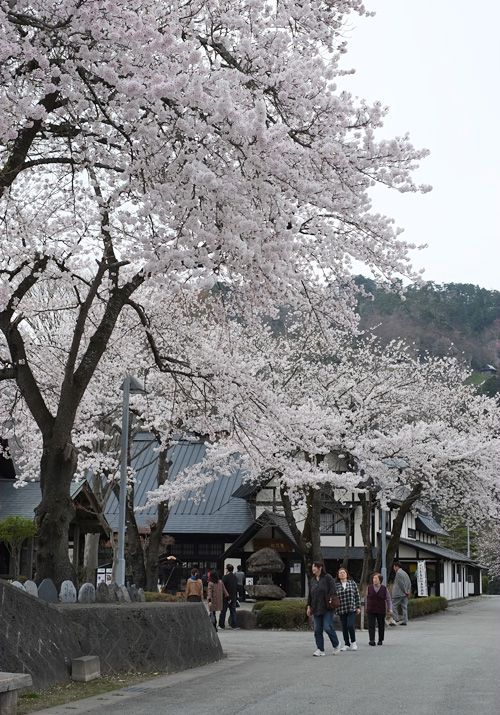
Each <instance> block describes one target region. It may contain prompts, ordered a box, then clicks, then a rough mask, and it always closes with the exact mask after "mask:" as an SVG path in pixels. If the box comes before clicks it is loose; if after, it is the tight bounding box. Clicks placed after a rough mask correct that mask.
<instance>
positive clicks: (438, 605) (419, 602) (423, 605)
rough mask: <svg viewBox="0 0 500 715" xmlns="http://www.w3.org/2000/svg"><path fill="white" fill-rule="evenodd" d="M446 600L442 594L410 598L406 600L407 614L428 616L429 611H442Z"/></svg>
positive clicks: (445, 606)
mask: <svg viewBox="0 0 500 715" xmlns="http://www.w3.org/2000/svg"><path fill="white" fill-rule="evenodd" d="M447 607H448V601H447V599H446V598H444V596H428V597H423V598H410V600H409V601H408V615H409V617H410V618H418V616H428V615H429V613H437V612H438V611H444V610H445V608H447Z"/></svg>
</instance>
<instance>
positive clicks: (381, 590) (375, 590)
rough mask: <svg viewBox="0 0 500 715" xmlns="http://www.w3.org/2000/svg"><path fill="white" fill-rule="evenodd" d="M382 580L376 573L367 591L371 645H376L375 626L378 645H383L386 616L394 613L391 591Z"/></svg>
mask: <svg viewBox="0 0 500 715" xmlns="http://www.w3.org/2000/svg"><path fill="white" fill-rule="evenodd" d="M382 580H383V577H382V574H380V573H374V574H373V576H372V578H371V583H370V585H369V586H368V589H367V591H366V613H367V615H368V637H369V639H370V640H369V645H375V626H378V641H377V645H383V643H384V635H385V615H386V613H388V614H390V613H392V603H391V595H390V593H389V590H388V589H387V588H386V587H385V586H384V585H383V584H382Z"/></svg>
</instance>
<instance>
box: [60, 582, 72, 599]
mask: <svg viewBox="0 0 500 715" xmlns="http://www.w3.org/2000/svg"><path fill="white" fill-rule="evenodd" d="M59 600H60V601H61V603H76V588H75V584H74V583H73V581H63V582H62V584H61V590H60V591H59Z"/></svg>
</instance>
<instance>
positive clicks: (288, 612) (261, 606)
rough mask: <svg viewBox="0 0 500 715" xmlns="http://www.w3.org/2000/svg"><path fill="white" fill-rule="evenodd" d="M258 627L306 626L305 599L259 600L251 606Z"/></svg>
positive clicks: (288, 627) (284, 627)
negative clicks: (255, 615)
mask: <svg viewBox="0 0 500 715" xmlns="http://www.w3.org/2000/svg"><path fill="white" fill-rule="evenodd" d="M253 610H254V612H255V613H256V614H257V626H258V627H259V628H282V629H285V630H287V629H293V628H303V627H304V626H307V623H308V621H307V616H306V602H305V600H302V599H300V600H295V599H294V600H288V599H285V600H283V601H260V602H258V603H256V604H255V606H254V608H253Z"/></svg>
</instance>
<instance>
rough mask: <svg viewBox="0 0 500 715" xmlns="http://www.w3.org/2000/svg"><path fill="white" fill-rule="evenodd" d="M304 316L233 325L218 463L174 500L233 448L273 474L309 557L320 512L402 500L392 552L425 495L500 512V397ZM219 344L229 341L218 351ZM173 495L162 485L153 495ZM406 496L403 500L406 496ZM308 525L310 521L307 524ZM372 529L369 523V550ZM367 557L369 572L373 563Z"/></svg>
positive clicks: (221, 377) (454, 372) (408, 354)
mask: <svg viewBox="0 0 500 715" xmlns="http://www.w3.org/2000/svg"><path fill="white" fill-rule="evenodd" d="M309 318H312V319H309V320H307V319H305V318H304V316H300V315H299V314H296V315H295V316H294V315H292V316H290V320H289V325H288V326H287V327H286V328H285V329H282V331H281V333H279V334H278V335H277V334H276V331H273V326H272V325H268V326H267V327H263V326H262V324H259V323H258V322H256V323H255V324H253V325H251V324H250V323H246V324H244V325H243V324H240V323H236V322H235V323H234V324H233V325H231V326H230V327H226V330H227V331H228V333H227V335H226V336H225V337H224V338H221V339H222V340H223V342H222V349H221V350H219V352H218V354H215V353H214V354H213V357H212V359H210V363H211V365H212V369H213V380H212V383H211V384H212V387H213V389H214V391H217V390H218V391H219V397H218V398H217V396H214V398H213V399H214V401H216V400H217V399H218V408H217V413H216V415H215V416H214V414H213V412H212V414H211V415H210V421H211V424H212V430H213V429H216V427H215V425H216V424H217V423H218V430H219V432H220V433H221V434H223V433H225V435H226V436H225V437H223V438H222V439H219V440H218V441H217V442H216V443H214V445H213V447H212V449H211V450H210V452H209V457H208V463H206V464H204V465H200V467H199V468H195V469H194V470H190V471H189V472H188V473H186V475H185V476H184V478H180V479H178V480H176V483H175V484H169V485H166V487H165V488H166V490H167V492H168V494H169V497H170V498H178V497H179V496H181V495H182V493H183V490H186V489H189V490H192V489H193V487H194V485H195V484H198V486H199V488H201V487H202V486H203V485H204V484H205V483H206V481H207V480H210V479H212V478H213V474H212V475H210V471H209V470H208V469H207V466H208V465H210V464H211V465H212V466H213V471H214V472H215V471H218V472H220V471H221V465H223V464H224V462H225V461H227V460H228V459H229V458H230V457H231V455H233V454H234V453H235V452H240V453H241V454H243V455H244V459H245V460H246V461H245V465H246V468H247V470H248V478H249V479H252V478H254V479H262V478H264V479H266V480H268V479H274V480H276V481H277V482H278V484H279V485H280V488H281V497H282V504H283V508H284V511H285V514H286V516H287V519H288V521H289V525H290V528H291V530H292V533H293V534H294V537H295V540H296V542H297V544H298V546H299V549H300V550H301V551H302V553H303V554H304V557H305V560H306V562H309V561H311V560H314V559H317V558H320V556H321V551H320V529H319V521H320V517H319V515H320V510H321V508H322V506H325V505H326V504H327V502H328V503H331V502H332V500H333V501H338V502H340V504H341V503H342V501H343V500H344V501H349V499H350V495H351V493H352V491H353V490H356V492H357V493H358V494H359V498H360V499H361V501H362V505H363V518H364V521H365V522H366V524H365V525H369V524H370V523H371V514H372V510H373V508H374V506H375V505H376V504H379V505H381V506H385V505H387V503H388V502H390V501H393V500H394V499H395V498H398V500H399V501H400V502H401V505H400V507H399V510H398V514H397V515H396V518H395V519H394V521H393V534H392V538H391V540H390V542H389V545H388V558H389V559H390V560H391V561H392V557H393V555H394V553H395V551H396V549H397V546H398V543H399V536H400V531H401V525H402V523H403V520H404V517H405V516H406V514H407V513H408V511H409V510H410V509H411V508H412V506H414V504H415V502H416V501H417V500H420V501H423V502H424V503H425V504H427V505H433V504H439V507H440V509H442V510H443V509H444V510H454V511H455V512H456V513H458V514H462V515H465V514H467V516H468V519H469V521H470V520H471V519H472V520H474V521H475V522H476V523H480V522H481V521H482V520H484V519H486V518H493V517H494V516H495V515H496V514H497V513H498V508H497V504H498V501H497V500H495V498H494V497H495V493H496V490H497V489H498V480H497V477H496V472H495V465H496V463H497V462H498V456H499V448H500V442H499V434H500V433H499V427H500V422H499V413H498V407H497V403H496V401H495V400H492V399H490V398H485V397H481V396H478V395H477V394H476V393H475V391H474V389H473V388H472V387H470V386H468V385H466V384H465V378H466V376H467V372H466V370H465V369H464V368H463V367H462V366H461V365H460V363H459V362H458V361H457V360H455V359H451V358H433V357H428V358H427V359H423V360H421V359H419V358H418V357H417V356H416V355H415V354H414V352H413V351H412V350H411V349H410V348H409V347H408V346H405V345H404V344H403V343H402V342H396V343H392V344H390V345H388V346H386V347H382V346H380V345H379V344H378V343H377V342H376V340H375V339H373V338H369V337H367V336H359V337H358V338H353V336H352V334H351V333H346V332H339V331H335V330H331V329H328V327H327V328H325V327H324V326H322V325H320V324H319V323H318V322H317V321H315V319H314V318H315V316H314V315H312V316H309ZM220 347H221V344H219V348H220ZM162 494H163V495H165V490H164V489H161V490H159V491H158V492H155V493H154V494H152V495H151V496H152V498H153V499H155V498H159V497H160V496H161V495H162ZM401 495H403V497H401ZM299 522H300V525H301V526H300V528H299ZM369 534H370V529H368V528H366V529H364V530H363V535H364V538H365V541H366V543H365V547H366V549H365V551H366V553H367V554H370V558H371V550H372V546H373V545H372V544H371V541H370V540H369V538H370V537H369ZM369 565H370V564H369V563H368V559H367V560H366V564H365V571H366V570H367V569H368V567H369Z"/></svg>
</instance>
